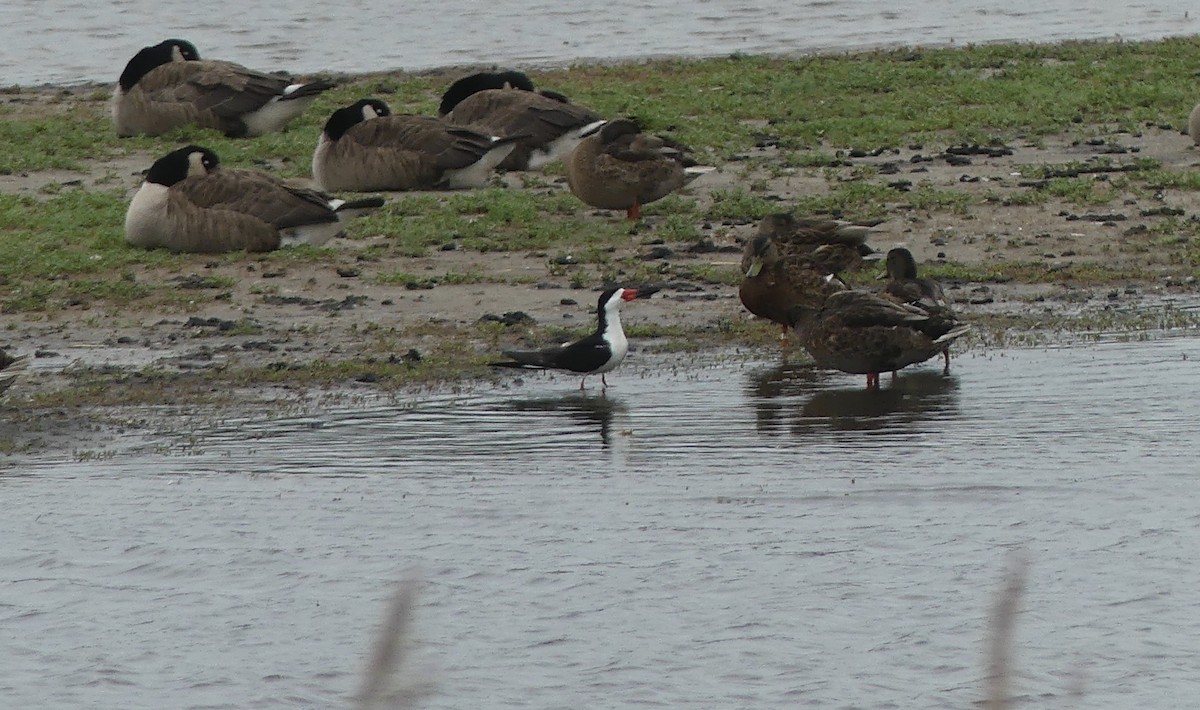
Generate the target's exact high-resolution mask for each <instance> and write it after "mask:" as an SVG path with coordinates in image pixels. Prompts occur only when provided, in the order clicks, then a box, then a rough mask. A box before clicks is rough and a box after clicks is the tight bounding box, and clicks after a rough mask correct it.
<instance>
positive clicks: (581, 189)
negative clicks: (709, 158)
mask: <svg viewBox="0 0 1200 710" xmlns="http://www.w3.org/2000/svg"><path fill="white" fill-rule="evenodd" d="M690 162H691V161H690V160H689V159H688V158H687V155H686V148H685V147H684V146H682V145H680V144H678V143H675V142H673V141H670V140H667V139H665V138H662V137H660V136H654V135H650V134H647V133H642V131H641V129H640V128H638V125H637V123H635V122H634V121H632V120H630V119H627V118H621V119H616V120H613V121H608V122H606V123H603V124H600V125H598V126H596V127H594V128H593V129H592V130H591V132H589V133H587V134H586V135H584V136H583V140H582V141H580V143H579V145H578V146H576V147H575V150H574V151H573V152H572V153H571V155H570V156H569V157H568V158H567V161H566V167H567V184H568V185H570V187H571V192H572V193H574V194H575V196H576V197H578V198H579V199H580V200H582V201H583V202H584V203H586V204H589V205H591V206H592V207H597V208H599V209H602V210H625V214H626V216H627V217H628V218H629V219H634V220H636V219H641V216H642V212H641V207H642V205H645V204H648V203H650V202H654V201H655V200H661V199H662V198H664V197H666V196H667V195H669V194H671V193H672V192H674V191H675V190H678V189H679V188H681V187H683V186H684V185H685V184H686V183H687V182H688V181H689V180H690V179H691V178H693V177H696V176H697V175H699V174H702V173H703V172H707V171H708V170H709V168H699V167H697V168H695V169H694V170H689V169H688V167H689V163H690Z"/></svg>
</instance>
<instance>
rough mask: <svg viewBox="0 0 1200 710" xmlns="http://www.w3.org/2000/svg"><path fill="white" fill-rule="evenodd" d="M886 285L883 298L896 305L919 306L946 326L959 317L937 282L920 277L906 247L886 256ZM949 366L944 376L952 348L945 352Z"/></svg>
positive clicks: (943, 352) (948, 370)
mask: <svg viewBox="0 0 1200 710" xmlns="http://www.w3.org/2000/svg"><path fill="white" fill-rule="evenodd" d="M886 263H887V278H888V283H887V286H885V287H884V289H883V295H884V298H887V299H889V300H891V301H894V302H896V303H903V304H907V305H911V306H916V307H917V308H920V309H921V310H923V311H925V312H926V313H928V314H929V317H930V318H932V319H935V320H940V321H943V322H945V323H946V324H954V323H957V322H958V321H957V317H956V316H955V314H954V311H953V310H951V308H950V305H949V304H948V303H947V302H946V295H945V293H944V292H943V291H942V286H941V284H939V283H938V282H937V281H934V280H933V279H928V278H921V277H920V276H918V275H917V260H916V259H914V258H913V255H912V252H910V251H909V250H908V249H905V248H904V247H896V248H895V249H892V250H890V251H889V252H888V253H887V262H886ZM942 355H943V356H944V357H945V360H946V366H945V368H943V370H942V371H943V372H944V373H945V374H949V373H950V347H949V345H947V347H946V348H945V349H943V350H942Z"/></svg>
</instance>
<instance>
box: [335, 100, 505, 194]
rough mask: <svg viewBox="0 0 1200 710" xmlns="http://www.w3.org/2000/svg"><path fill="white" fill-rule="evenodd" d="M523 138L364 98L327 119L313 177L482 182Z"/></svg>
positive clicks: (425, 183)
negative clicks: (499, 135) (402, 110)
mask: <svg viewBox="0 0 1200 710" xmlns="http://www.w3.org/2000/svg"><path fill="white" fill-rule="evenodd" d="M520 138H521V136H519V135H518V136H506V137H502V138H497V137H495V136H490V135H487V134H484V133H480V132H479V131H476V130H473V129H471V128H467V127H465V126H451V125H448V124H446V123H445V122H443V121H441V120H439V119H436V118H432V117H430V116H409V115H400V116H396V115H393V114H392V112H391V109H389V108H388V105H387V104H386V103H384V102H383V101H380V100H379V99H362V100H360V101H357V102H355V103H354V104H352V105H350V106H346V107H344V108H340V109H338V110H337V111H334V112H333V115H331V116H330V117H329V120H328V121H327V122H326V123H325V130H324V131H322V132H321V138H320V140H319V141H318V142H317V149H316V150H315V151H314V152H313V168H312V170H313V179H314V180H315V181H316V183H317V185H319V186H320V187H321V188H322V189H325V190H351V191H366V190H429V189H435V188H441V187H445V188H449V189H461V188H470V187H483V186H484V185H486V184H487V179H488V176H489V175H490V174H491V172H492V170H494V169H495V167H496V166H497V165H498V164H499V163H500V161H501V160H504V158H505V157H507V156H508V154H509V153H510V152H512V149H513V147H514V146H515V141H516V140H518V139H520Z"/></svg>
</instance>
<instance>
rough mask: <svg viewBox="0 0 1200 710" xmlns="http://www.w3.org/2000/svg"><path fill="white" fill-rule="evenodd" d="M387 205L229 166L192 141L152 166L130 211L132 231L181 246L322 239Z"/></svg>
mask: <svg viewBox="0 0 1200 710" xmlns="http://www.w3.org/2000/svg"><path fill="white" fill-rule="evenodd" d="M382 205H383V200H382V198H379V197H373V198H366V199H362V200H357V201H354V202H347V201H345V200H340V199H336V198H333V197H331V196H329V195H326V194H324V193H321V192H317V191H316V190H307V189H304V188H298V187H293V186H290V185H287V184H286V183H284V182H283V181H282V180H280V179H278V178H276V177H274V176H272V175H269V174H267V173H264V172H261V171H257V170H241V169H235V168H222V167H221V166H220V159H219V158H218V157H217V154H216V153H214V152H213V151H211V150H209V149H208V148H203V147H201V146H197V145H189V146H186V147H184V148H180V149H178V150H174V151H172V152H170V153H168V154H167V155H165V156H163V157H161V158H159V159H158V160H157V161H155V162H154V165H152V166H151V167H150V170H149V171H147V172H146V179H145V181H144V182H143V183H142V186H141V187H140V188H139V189H138V191H137V193H136V194H134V196H133V199H132V200H131V201H130V203H129V208H128V209H127V210H126V213H125V238H126V240H127V241H129V243H131V244H134V245H136V246H140V247H146V248H159V247H161V248H165V249H169V250H171V251H178V252H225V251H237V250H241V249H244V250H246V251H271V250H273V249H278V248H279V247H281V246H290V245H294V244H313V245H320V244H324V243H325V242H327V241H329V240H330V239H332V238H333V237H334V236H336V235H337V234H338V233H340V232H341V231H342V229H343V228H344V225H343V222H344V221H345V220H346V219H348V218H349V217H352V216H354V215H356V214H359V213H361V212H363V211H366V210H371V209H375V208H377V207H380V206H382Z"/></svg>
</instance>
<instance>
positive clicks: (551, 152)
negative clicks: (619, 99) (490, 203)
mask: <svg viewBox="0 0 1200 710" xmlns="http://www.w3.org/2000/svg"><path fill="white" fill-rule="evenodd" d="M439 114H440V115H441V116H443V117H444V119H445V120H446V121H447V122H449V123H452V124H455V125H459V126H470V127H471V128H475V129H478V130H481V131H484V132H487V133H490V134H492V135H497V136H511V135H517V134H525V137H524V138H522V139H520V140H519V141H517V146H516V148H514V149H513V152H512V153H509V155H508V157H507V158H505V159H504V160H503V161H501V163H500V165H499V166H498V167H499V168H500V169H501V170H537V169H539V168H542V167H544V166H545V165H548V164H549V163H553V162H554V161H556V160H563V159H565V158H566V157H567V156H568V155H570V154H571V151H572V150H574V149H575V146H577V145H578V144H579V141H581V140H583V134H584V133H586V132H587V131H588V129H590V128H593V127H595V126H596V125H598V124H599V122H600V121H601V119H600V115H599V114H598V113H596V112H595V111H592V110H591V109H589V108H586V107H584V106H579V105H577V104H573V103H571V102H569V101H568V100H567V98H566V97H565V96H563V95H562V94H558V93H554V92H544V91H534V89H533V82H531V81H530V80H529V78H528V77H526V76H525V75H524V74H522V73H521V72H511V71H510V72H483V73H479V74H472V75H470V76H467V77H463V78H462V79H459V80H458V81H456V82H454V83H453V84H452V85H451V86H450V88H449V89H447V90H446V93H444V94H443V95H442V104H441V107H440V108H439Z"/></svg>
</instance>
